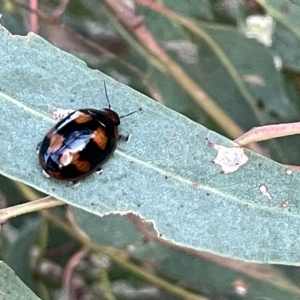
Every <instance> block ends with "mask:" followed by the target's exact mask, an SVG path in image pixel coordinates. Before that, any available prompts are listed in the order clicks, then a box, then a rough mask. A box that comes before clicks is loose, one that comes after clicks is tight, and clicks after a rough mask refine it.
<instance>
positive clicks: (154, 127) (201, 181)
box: [0, 27, 300, 264]
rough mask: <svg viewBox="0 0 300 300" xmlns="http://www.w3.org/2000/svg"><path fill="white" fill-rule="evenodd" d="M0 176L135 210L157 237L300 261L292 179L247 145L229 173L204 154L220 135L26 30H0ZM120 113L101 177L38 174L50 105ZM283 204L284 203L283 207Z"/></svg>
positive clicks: (295, 177)
mask: <svg viewBox="0 0 300 300" xmlns="http://www.w3.org/2000/svg"><path fill="white" fill-rule="evenodd" d="M0 43H1V45H2V47H1V48H0V65H1V76H0V105H1V109H2V115H1V123H0V152H1V156H0V173H1V174H3V175H4V176H7V177H9V178H12V179H16V180H18V181H21V182H24V183H26V184H28V185H30V186H32V187H35V188H36V189H38V190H40V191H42V192H45V193H47V194H50V195H52V196H54V197H57V198H58V199H61V200H63V201H65V202H66V203H68V204H70V205H72V206H75V207H79V208H81V209H83V210H86V211H88V212H91V213H93V214H97V215H99V214H104V213H112V212H114V213H116V212H128V211H134V212H136V213H139V214H140V215H141V216H142V217H143V218H145V219H148V220H153V222H154V223H155V226H156V228H157V230H158V231H159V232H160V234H161V235H162V237H163V238H165V239H167V240H171V241H173V242H175V243H177V244H180V245H184V246H187V247H192V248H195V249H198V250H204V251H209V252H212V253H217V254H220V255H225V256H230V257H233V258H240V259H244V260H251V261H258V262H275V263H284V264H298V263H299V260H300V252H299V249H300V238H299V228H300V218H299V197H298V195H297V193H296V187H297V186H299V183H300V176H299V174H298V173H297V172H287V169H286V167H284V166H282V165H280V164H278V163H276V162H273V161H271V160H269V159H266V158H264V157H262V156H260V155H258V154H256V153H253V152H251V151H247V150H246V151H245V154H246V155H247V156H248V157H249V162H248V163H247V164H245V165H243V166H241V167H240V168H239V169H238V170H237V171H235V172H233V173H230V174H223V173H221V172H220V170H221V169H220V166H218V165H215V164H214V163H213V162H212V160H213V159H214V158H215V157H216V155H217V151H216V150H215V149H214V148H212V147H211V144H212V143H217V144H220V145H222V146H227V147H232V146H233V144H232V142H231V141H229V140H228V139H226V138H224V137H222V136H220V135H218V134H216V133H215V132H212V131H210V130H208V129H206V128H204V127H203V126H201V125H199V124H197V123H195V122H193V121H191V120H189V119H187V118H186V117H184V116H182V115H180V114H178V113H176V112H174V111H171V110H170V109H167V108H165V107H164V106H162V105H160V104H158V103H155V102H154V101H153V100H151V99H149V98H147V97H145V96H143V95H141V94H139V93H137V92H135V91H133V90H132V89H130V88H128V87H126V86H124V85H122V84H120V83H118V82H116V81H114V80H112V79H110V78H108V77H106V76H104V75H103V74H101V73H100V72H99V71H94V70H90V69H89V68H87V66H86V65H85V63H83V62H82V61H80V60H79V59H77V58H75V57H73V56H71V55H69V54H66V53H65V52H63V51H60V50H58V49H56V48H55V47H53V46H52V45H50V44H49V43H48V42H46V41H45V40H43V39H42V38H40V37H38V36H36V35H34V34H29V35H28V36H26V37H19V36H12V35H11V34H9V33H8V32H7V31H6V30H5V29H4V28H3V27H1V29H0ZM104 80H105V82H106V86H107V90H108V95H109V98H110V102H111V104H112V108H114V109H115V110H116V111H117V112H118V113H119V114H120V115H124V114H126V113H129V112H131V111H134V110H136V109H137V108H138V107H142V109H143V111H142V112H139V113H136V114H134V115H132V116H130V117H127V118H124V119H122V124H121V126H120V132H121V133H123V134H132V137H131V140H130V142H128V143H124V142H119V145H118V149H117V151H116V152H115V154H114V155H113V157H112V158H111V159H110V160H109V161H108V162H107V163H105V165H104V166H103V170H104V172H103V174H102V175H96V174H94V175H92V176H90V177H88V178H87V179H84V180H82V182H81V184H80V185H79V186H74V187H72V186H70V185H68V184H66V183H61V182H57V181H55V180H54V179H47V178H45V177H44V176H43V175H42V172H41V167H40V166H39V163H38V158H37V154H36V152H35V149H36V145H37V144H38V142H39V141H40V140H41V139H42V138H43V137H44V135H45V134H46V132H47V131H48V130H49V129H50V128H51V127H52V126H53V125H54V123H53V121H51V119H50V114H51V108H52V106H58V107H61V108H71V109H76V108H85V107H95V108H102V107H105V106H107V102H106V98H105V93H104V90H103V82H104ZM283 203H285V205H283Z"/></svg>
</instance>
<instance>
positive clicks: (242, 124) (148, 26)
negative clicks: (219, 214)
mask: <svg viewBox="0 0 300 300" xmlns="http://www.w3.org/2000/svg"><path fill="white" fill-rule="evenodd" d="M294 2H296V1H292V2H287V1H283V0H272V1H264V0H257V1H254V0H247V1H237V0H209V1H207V0H185V1H180V0H164V1H155V2H153V1H150V0H135V1H130V0H128V1H121V0H114V1H112V0H105V1H104V0H103V1H96V0H89V1H85V0H72V1H67V0H61V1H58V0H56V1H55V0H53V1H49V0H40V1H21V0H2V1H1V2H0V12H1V14H2V18H1V24H2V25H4V26H5V27H6V28H7V29H8V30H9V31H10V32H11V33H12V34H18V35H26V34H27V33H28V32H29V31H34V32H36V33H37V34H39V35H41V36H42V37H44V38H45V39H47V40H48V41H49V42H50V43H52V44H53V45H55V46H57V47H59V48H60V49H62V50H65V51H67V52H70V53H72V54H73V55H76V56H77V57H79V58H81V59H83V60H84V61H86V63H87V64H88V66H89V67H90V68H94V69H99V70H101V71H102V72H104V73H106V74H107V75H109V76H111V77H113V78H115V79H116V80H118V81H120V82H122V83H124V84H126V85H129V86H131V87H132V88H134V89H136V90H138V91H140V92H141V93H144V94H146V95H148V96H150V97H152V98H153V99H154V101H158V102H160V103H162V104H163V105H166V106H168V107H169V108H171V109H174V110H176V111H178V112H180V113H182V114H184V115H186V116H187V117H189V118H191V119H193V120H194V121H196V122H199V123H201V124H202V125H204V126H206V127H207V128H209V129H211V130H214V131H217V132H219V133H221V134H223V135H226V136H228V137H229V138H232V139H234V138H236V137H238V136H239V135H240V134H241V133H242V132H245V131H247V130H249V129H250V128H252V127H253V126H259V125H264V124H271V123H282V122H292V121H297V120H299V115H300V102H299V82H300V81H299V79H300V77H299V70H300V60H299V51H298V49H299V45H300V18H299V15H300V7H299V6H297V5H296V4H294ZM253 16H254V18H253ZM16 55H17V53H16ZM33 63H34V62H33ZM50 100H51V99H49V101H50ZM166 126H168V124H166ZM299 146H300V138H299V137H297V136H293V137H287V138H280V139H277V140H275V141H268V142H264V143H262V148H261V149H262V151H263V153H267V155H268V156H269V157H271V158H272V159H275V160H277V161H279V162H281V163H285V164H296V165H297V164H299V161H300V151H298V149H299ZM0 192H1V195H0V196H1V198H0V205H1V207H5V206H12V205H15V204H18V203H21V202H24V201H28V200H33V199H36V198H39V197H42V196H43V195H41V194H39V193H37V192H35V191H33V190H31V189H28V188H27V187H24V186H22V185H21V184H19V183H16V182H12V181H10V180H8V179H7V178H3V177H1V178H0ZM74 213H76V210H75V211H74ZM66 214H67V210H66V208H57V209H55V210H52V211H51V215H52V219H51V217H49V215H48V217H47V215H43V216H40V215H39V214H30V215H25V216H23V217H18V218H16V219H13V220H11V221H10V222H8V223H7V224H5V226H3V230H2V231H1V237H0V238H1V239H0V245H1V246H0V255H1V258H2V259H3V260H4V261H5V262H6V263H7V264H8V265H9V266H11V267H12V268H13V269H14V270H15V272H16V274H17V275H18V276H19V277H20V278H21V279H22V280H23V281H24V282H25V283H26V284H27V285H28V286H29V287H30V288H31V289H32V290H33V291H34V292H35V293H37V294H38V295H39V296H40V297H41V298H42V299H67V298H66V297H68V299H215V300H218V299H220V300H221V299H222V300H224V299H300V288H299V280H300V271H299V268H297V267H287V266H274V265H259V264H253V263H251V264H250V263H245V262H241V261H235V260H232V259H230V258H222V257H217V256H215V255H213V254H208V253H201V252H196V251H193V250H191V249H185V248H181V247H178V246H175V245H173V244H171V243H167V242H165V241H162V240H160V239H159V238H155V237H154V236H153V232H154V229H153V228H152V226H151V224H142V223H140V220H138V219H137V218H136V217H134V216H133V215H132V216H131V215H127V216H126V217H124V216H119V215H114V216H106V217H103V218H101V219H100V220H99V218H96V217H95V216H94V217H95V218H96V219H95V220H93V217H91V215H90V214H87V219H86V220H84V219H83V220H82V222H83V224H84V222H88V224H90V227H91V229H93V230H91V232H89V234H90V235H91V236H92V237H93V241H94V242H97V243H98V244H99V245H101V246H102V254H101V255H99V254H98V255H95V254H91V253H89V252H88V251H87V249H82V245H81V244H80V243H79V242H78V240H76V236H72V233H71V232H68V231H67V230H66V228H65V230H64V229H63V226H61V227H60V228H59V229H58V227H57V226H54V225H53V216H56V223H57V218H59V219H61V220H62V222H63V221H64V220H65V215H66ZM54 219H55V218H54ZM54 223H55V222H54ZM58 223H59V222H58ZM58 223H57V224H56V225H58ZM85 227H86V226H85ZM108 247H109V248H108ZM117 249H120V250H121V251H120V252H118V250H117ZM120 258H121V259H120ZM66 295H68V296H66ZM64 297H65V298H64Z"/></svg>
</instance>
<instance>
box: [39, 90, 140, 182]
mask: <svg viewBox="0 0 300 300" xmlns="http://www.w3.org/2000/svg"><path fill="white" fill-rule="evenodd" d="M105 91H106V88H105ZM106 95H107V93H106ZM107 101H108V98H107ZM108 104H109V102H108ZM139 110H141V109H139ZM132 113H134V112H132ZM132 113H130V114H128V115H131V114H132ZM128 115H126V116H128ZM122 117H125V116H122ZM122 117H119V115H118V114H117V113H116V112H115V111H113V110H112V109H111V108H110V104H109V108H104V109H102V110H97V109H90V108H85V109H78V110H75V111H73V112H71V113H69V114H68V115H67V116H66V117H64V118H63V119H62V120H60V121H59V122H58V123H57V124H56V125H55V126H54V127H53V128H52V129H51V130H50V131H49V132H48V133H47V134H46V136H45V137H44V139H43V141H42V142H41V143H40V144H39V161H40V164H41V166H42V168H43V170H44V172H45V173H46V174H47V175H49V176H50V177H53V178H55V179H57V180H63V181H72V182H76V181H78V180H79V179H82V178H83V177H86V176H88V175H90V174H91V173H93V172H95V171H98V170H100V167H101V166H102V165H103V163H104V162H105V161H106V160H107V159H108V158H109V157H110V156H111V155H112V154H113V152H114V151H115V149H116V146H117V141H118V139H119V138H120V135H119V131H118V126H119V125H120V118H122Z"/></svg>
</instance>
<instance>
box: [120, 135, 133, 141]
mask: <svg viewBox="0 0 300 300" xmlns="http://www.w3.org/2000/svg"><path fill="white" fill-rule="evenodd" d="M130 139H131V134H129V135H122V134H120V135H119V140H122V141H124V142H127V143H129V141H130Z"/></svg>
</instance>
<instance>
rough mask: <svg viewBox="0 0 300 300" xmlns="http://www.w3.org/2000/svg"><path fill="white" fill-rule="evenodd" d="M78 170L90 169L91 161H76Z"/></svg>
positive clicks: (84, 171)
mask: <svg viewBox="0 0 300 300" xmlns="http://www.w3.org/2000/svg"><path fill="white" fill-rule="evenodd" d="M74 165H75V167H76V168H77V170H79V171H80V172H83V173H86V172H88V171H89V170H90V167H91V165H90V163H89V162H88V161H87V160H78V161H76V162H75V163H74Z"/></svg>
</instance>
